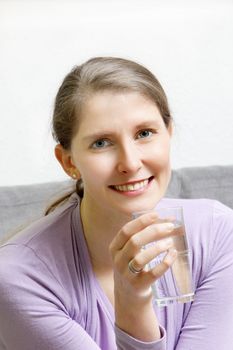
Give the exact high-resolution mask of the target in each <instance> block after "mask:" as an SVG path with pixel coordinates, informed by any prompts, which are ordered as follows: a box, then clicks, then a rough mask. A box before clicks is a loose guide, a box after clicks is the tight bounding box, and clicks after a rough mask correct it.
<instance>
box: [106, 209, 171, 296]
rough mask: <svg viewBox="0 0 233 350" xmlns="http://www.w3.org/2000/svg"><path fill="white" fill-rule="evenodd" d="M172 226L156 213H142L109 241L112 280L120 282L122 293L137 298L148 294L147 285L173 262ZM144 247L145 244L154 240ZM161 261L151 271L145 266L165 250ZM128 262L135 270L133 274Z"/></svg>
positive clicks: (148, 287) (148, 286)
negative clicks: (112, 272) (152, 243)
mask: <svg viewBox="0 0 233 350" xmlns="http://www.w3.org/2000/svg"><path fill="white" fill-rule="evenodd" d="M173 229H174V225H173V223H171V222H164V221H163V222H161V220H160V219H159V218H158V216H157V214H156V213H155V212H153V213H147V214H144V215H142V216H140V217H138V218H136V219H134V220H132V221H130V222H128V223H127V224H126V225H124V226H123V228H122V229H121V230H120V231H119V232H118V234H117V235H116V236H115V238H114V239H113V241H112V242H111V244H110V247H109V249H110V253H111V256H112V260H113V265H114V272H115V283H119V285H120V287H121V290H122V292H125V293H126V294H127V295H128V296H129V295H130V297H131V296H133V297H137V298H139V299H140V298H141V297H142V298H143V297H144V296H146V295H148V294H150V290H151V288H150V286H151V284H152V283H154V282H155V281H156V280H157V279H158V278H160V277H161V276H162V275H163V274H164V273H165V272H166V271H167V269H168V268H170V266H171V265H172V263H173V262H174V260H175V258H176V255H177V254H176V251H175V250H174V249H172V248H173V243H172V239H171V238H169V236H171V235H172V231H173ZM155 241H157V243H156V244H154V245H150V246H149V247H147V248H145V249H143V247H145V246H146V245H147V244H148V243H151V242H155ZM166 251H168V253H167V254H166V256H165V258H164V260H163V261H162V262H161V264H159V265H157V266H156V267H154V268H153V269H151V270H149V271H148V270H146V269H145V266H146V265H147V264H148V263H149V262H150V261H151V260H153V259H154V258H155V257H156V256H157V255H159V254H160V253H162V252H166ZM129 263H131V264H132V266H133V268H134V269H135V270H138V271H140V270H141V272H140V273H138V274H135V273H132V272H131V271H130V269H129Z"/></svg>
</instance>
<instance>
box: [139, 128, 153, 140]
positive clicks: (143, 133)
mask: <svg viewBox="0 0 233 350" xmlns="http://www.w3.org/2000/svg"><path fill="white" fill-rule="evenodd" d="M151 135H152V131H151V130H142V131H140V132H139V133H138V138H139V139H144V138H147V137H150V136H151Z"/></svg>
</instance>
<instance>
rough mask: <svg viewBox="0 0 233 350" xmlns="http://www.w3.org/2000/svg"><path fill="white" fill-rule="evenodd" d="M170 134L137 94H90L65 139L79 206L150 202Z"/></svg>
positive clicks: (130, 208)
mask: <svg viewBox="0 0 233 350" xmlns="http://www.w3.org/2000/svg"><path fill="white" fill-rule="evenodd" d="M170 137H171V128H168V129H167V128H166V126H165V124H164V122H163V119H162V117H161V115H160V113H159V110H158V108H157V106H156V105H155V104H154V103H153V102H151V101H150V100H148V99H146V98H145V97H143V96H142V95H140V94H138V93H112V92H102V93H98V94H95V95H94V96H92V97H91V98H90V99H89V101H88V102H87V104H86V105H85V108H84V109H83V111H82V118H81V120H80V124H79V128H78V131H77V134H76V135H75V137H74V138H73V140H72V145H71V159H72V163H73V165H74V166H75V167H76V168H77V169H78V171H79V172H80V174H81V177H82V180H83V185H84V197H83V202H84V203H85V207H86V208H88V209H90V210H95V211H96V212H97V213H98V212H100V211H103V210H104V211H105V212H108V211H109V210H111V211H112V210H113V211H116V212H118V213H119V212H121V213H124V214H126V215H129V214H131V213H132V212H134V211H137V210H145V209H150V208H152V207H154V206H155V205H156V203H157V202H158V201H159V200H160V199H161V197H162V196H163V195H164V193H165V190H166V188H167V184H168V181H169V178H170V161H169V153H170Z"/></svg>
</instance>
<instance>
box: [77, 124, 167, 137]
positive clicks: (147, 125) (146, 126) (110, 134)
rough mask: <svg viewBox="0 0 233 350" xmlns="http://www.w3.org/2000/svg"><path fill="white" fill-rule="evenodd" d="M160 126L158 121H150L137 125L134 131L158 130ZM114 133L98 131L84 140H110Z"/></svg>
mask: <svg viewBox="0 0 233 350" xmlns="http://www.w3.org/2000/svg"><path fill="white" fill-rule="evenodd" d="M160 125H161V122H160V121H158V120H148V121H145V122H142V123H140V124H137V125H136V126H135V128H134V129H135V131H138V130H141V129H147V128H151V127H154V128H158V127H159V126H160ZM114 133H115V132H114V130H105V131H104V130H103V131H97V132H95V133H93V134H90V135H87V136H85V137H84V138H83V139H84V140H85V141H91V140H98V139H102V138H109V137H111V136H112V135H114Z"/></svg>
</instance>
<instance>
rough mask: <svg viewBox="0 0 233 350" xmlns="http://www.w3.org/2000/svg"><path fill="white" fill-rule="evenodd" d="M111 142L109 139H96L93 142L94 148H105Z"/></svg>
mask: <svg viewBox="0 0 233 350" xmlns="http://www.w3.org/2000/svg"><path fill="white" fill-rule="evenodd" d="M109 144H110V141H108V140H104V139H103V140H97V141H95V142H94V143H93V144H92V148H95V149H97V148H105V147H107V146H109Z"/></svg>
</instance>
